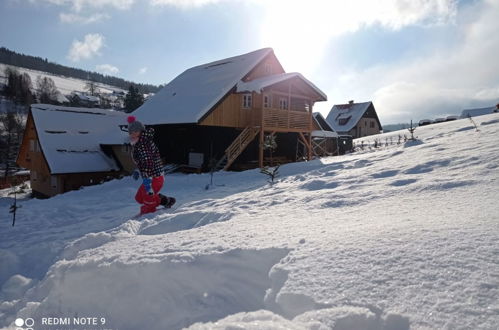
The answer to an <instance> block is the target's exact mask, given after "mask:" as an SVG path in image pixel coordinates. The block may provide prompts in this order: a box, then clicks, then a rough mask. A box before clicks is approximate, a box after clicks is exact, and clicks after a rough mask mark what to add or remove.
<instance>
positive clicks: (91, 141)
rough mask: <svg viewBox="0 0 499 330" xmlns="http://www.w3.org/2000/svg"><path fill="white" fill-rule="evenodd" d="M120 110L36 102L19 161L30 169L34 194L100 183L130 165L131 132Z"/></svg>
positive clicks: (51, 194) (68, 189) (122, 171)
mask: <svg viewBox="0 0 499 330" xmlns="http://www.w3.org/2000/svg"><path fill="white" fill-rule="evenodd" d="M123 123H126V114H125V113H122V112H118V111H112V110H103V109H89V108H71V107H61V106H54V105H48V104H33V105H31V108H30V111H29V114H28V118H27V122H26V129H25V131H24V136H23V140H22V144H21V147H20V150H19V154H18V157H17V164H18V165H19V166H21V167H24V168H26V169H29V170H30V181H31V188H32V190H33V194H34V195H35V197H41V198H44V197H51V196H54V195H57V194H61V193H64V192H67V191H70V190H75V189H79V188H80V187H82V186H89V185H93V184H97V183H100V182H102V181H105V180H107V179H110V178H116V177H119V176H121V175H123V174H124V173H125V171H126V169H125V168H123V166H122V165H121V162H120V160H119V159H118V158H122V159H123V160H125V161H126V160H127V159H129V158H130V157H129V156H128V153H129V151H128V150H127V148H128V147H127V145H126V142H127V134H126V133H125V132H122V131H121V130H120V128H119V126H120V125H121V124H123Z"/></svg>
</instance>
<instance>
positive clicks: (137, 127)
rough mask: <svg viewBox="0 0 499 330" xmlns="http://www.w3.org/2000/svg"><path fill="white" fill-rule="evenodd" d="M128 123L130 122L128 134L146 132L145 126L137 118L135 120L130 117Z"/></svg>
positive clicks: (133, 117)
mask: <svg viewBox="0 0 499 330" xmlns="http://www.w3.org/2000/svg"><path fill="white" fill-rule="evenodd" d="M127 121H128V133H133V132H142V131H145V130H146V128H145V127H144V124H142V123H141V122H140V121H138V120H137V118H135V116H128V118H127Z"/></svg>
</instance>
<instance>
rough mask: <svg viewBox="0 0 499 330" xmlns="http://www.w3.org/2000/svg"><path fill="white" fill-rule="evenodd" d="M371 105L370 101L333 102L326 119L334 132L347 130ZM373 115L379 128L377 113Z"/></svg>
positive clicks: (355, 123) (353, 125)
mask: <svg viewBox="0 0 499 330" xmlns="http://www.w3.org/2000/svg"><path fill="white" fill-rule="evenodd" d="M371 106H373V107H374V105H373V103H372V102H362V103H347V104H335V105H334V106H333V108H332V109H331V111H330V112H329V114H328V115H327V117H326V120H327V122H328V123H329V126H331V128H332V129H333V130H334V131H335V132H349V131H350V130H351V129H352V128H354V127H355V125H357V123H358V122H359V120H360V119H361V118H362V116H363V115H364V113H366V111H367V110H368V109H369V107H371ZM375 116H376V120H377V121H378V125H379V127H380V129H381V123H380V121H379V119H378V115H376V114H375Z"/></svg>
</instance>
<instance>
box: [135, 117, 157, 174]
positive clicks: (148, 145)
mask: <svg viewBox="0 0 499 330" xmlns="http://www.w3.org/2000/svg"><path fill="white" fill-rule="evenodd" d="M132 158H133V161H134V162H135V164H136V165H137V168H138V169H139V171H140V174H141V175H142V177H143V178H154V177H157V176H162V175H163V161H162V160H161V156H160V154H159V149H158V147H157V146H156V144H155V143H154V129H153V128H151V127H149V128H147V129H146V130H145V131H143V132H142V134H141V135H140V138H139V141H137V143H136V144H135V145H134V146H133V148H132Z"/></svg>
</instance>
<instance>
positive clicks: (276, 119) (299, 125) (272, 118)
mask: <svg viewBox="0 0 499 330" xmlns="http://www.w3.org/2000/svg"><path fill="white" fill-rule="evenodd" d="M252 112H253V116H252V125H253V126H258V127H260V126H262V125H263V128H264V130H267V131H286V132H308V131H310V130H311V129H312V118H311V116H310V113H308V112H305V111H292V110H284V109H275V108H265V109H263V116H262V109H252Z"/></svg>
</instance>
